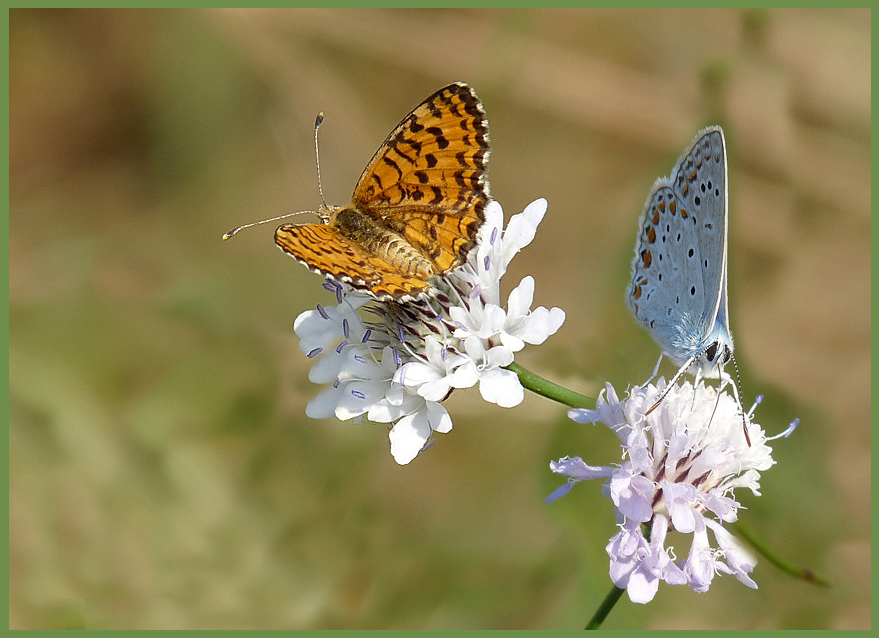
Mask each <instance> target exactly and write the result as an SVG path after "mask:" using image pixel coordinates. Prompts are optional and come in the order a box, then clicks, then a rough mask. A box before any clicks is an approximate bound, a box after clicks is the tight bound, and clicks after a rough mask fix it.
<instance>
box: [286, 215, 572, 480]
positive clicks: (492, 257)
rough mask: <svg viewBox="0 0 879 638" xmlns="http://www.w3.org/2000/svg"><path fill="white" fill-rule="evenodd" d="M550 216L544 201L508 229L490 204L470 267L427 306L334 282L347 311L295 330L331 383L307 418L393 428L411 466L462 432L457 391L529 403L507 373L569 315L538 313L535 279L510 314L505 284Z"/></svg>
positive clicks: (313, 374)
mask: <svg viewBox="0 0 879 638" xmlns="http://www.w3.org/2000/svg"><path fill="white" fill-rule="evenodd" d="M545 213H546V200H544V199H538V200H537V201H535V202H532V203H531V204H529V205H528V206H527V207H526V208H525V210H524V211H523V212H522V213H520V214H518V215H514V216H513V217H512V218H511V219H510V222H509V224H508V225H507V228H506V229H505V230H503V229H502V226H503V219H504V217H503V210H502V208H501V206H500V204H498V203H497V202H495V201H492V202H490V203H489V204H488V206H486V208H485V216H486V220H485V223H484V224H483V225H482V227H481V229H480V232H479V237H478V241H477V247H476V248H474V249H473V250H471V251H470V254H469V255H468V259H467V262H466V263H465V264H464V265H463V266H462V267H461V268H459V269H457V270H455V271H454V272H451V273H448V274H446V275H445V277H443V278H438V279H437V280H436V283H435V290H434V292H433V294H432V295H431V296H429V297H426V298H423V299H419V300H416V301H410V302H377V301H375V300H374V299H373V298H372V297H370V296H368V295H366V294H364V293H361V292H358V291H356V290H353V289H351V288H350V287H349V286H347V285H345V284H340V283H337V282H334V281H327V282H326V284H325V285H324V286H325V287H326V288H327V289H328V290H331V291H333V292H334V293H335V294H336V297H337V302H338V305H337V306H335V307H323V306H318V308H317V310H309V311H307V312H303V313H302V314H301V315H299V316H298V317H297V318H296V321H295V323H294V330H295V332H296V334H297V335H298V336H299V339H300V342H299V347H300V349H301V350H302V352H304V353H305V354H306V355H307V356H308V357H309V358H314V359H316V362H315V364H314V366H312V368H311V371H310V372H309V379H310V380H311V381H312V382H314V383H320V384H329V387H327V388H326V389H325V390H324V391H323V392H321V393H320V394H318V395H317V396H316V397H314V398H313V399H312V400H311V401H310V402H309V403H308V406H307V408H306V414H308V416H310V417H312V418H330V417H336V418H338V419H341V420H347V419H353V418H361V417H363V416H365V417H366V418H368V419H369V420H370V421H375V422H379V423H393V424H394V425H393V427H392V429H391V432H390V440H391V454H392V455H393V457H394V460H396V461H397V462H398V463H400V464H401V465H405V464H406V463H409V462H410V461H411V460H412V459H414V458H415V457H416V456H417V455H418V453H419V452H420V451H421V450H422V449H425V448H426V447H427V446H428V444H429V442H430V441H431V436H432V434H433V433H434V432H448V431H449V430H451V429H452V420H451V417H450V416H449V414H448V412H447V411H446V409H445V407H443V405H442V401H443V400H444V399H445V398H447V397H448V396H449V394H450V393H451V392H452V390H454V389H459V388H469V387H472V386H474V385H476V384H477V383H478V384H479V390H480V394H481V395H482V397H483V398H484V399H485V400H486V401H489V402H491V403H496V404H497V405H499V406H501V407H513V406H516V405H518V404H519V403H521V402H522V399H523V398H524V389H523V388H522V384H521V383H520V382H519V378H518V376H517V375H516V374H515V373H514V372H511V371H509V370H506V369H504V367H503V366H507V365H509V364H510V363H512V362H513V359H514V356H515V354H514V353H516V352H518V351H519V350H521V349H522V348H524V347H525V344H526V343H530V344H534V345H538V344H541V343H543V342H544V341H545V340H546V339H547V338H548V337H549V336H550V335H552V334H554V333H555V332H556V331H557V330H558V329H559V328H560V327H561V325H562V323H563V322H564V320H565V313H564V311H563V310H562V309H561V308H552V309H551V310H549V309H547V308H544V307H542V306H541V307H538V308H536V309H534V310H531V304H532V302H533V299H534V279H533V277H530V276H527V277H524V278H523V279H522V281H521V282H520V283H519V285H518V286H517V287H516V288H515V289H514V290H513V291H512V292H511V293H510V295H509V297H508V299H507V304H506V307H503V306H501V302H500V299H501V294H500V282H501V278H502V277H503V275H504V273H505V272H506V269H507V266H508V265H509V263H510V260H511V259H512V258H513V256H515V254H516V253H517V252H519V250H521V249H522V248H523V247H525V246H527V245H528V244H529V243H531V240H533V239H534V235H535V233H536V231H537V226H538V225H539V224H540V222H541V221H542V219H543V216H544V214H545ZM366 313H369V315H370V316H369V318H368V319H367V318H366V317H364V314H366Z"/></svg>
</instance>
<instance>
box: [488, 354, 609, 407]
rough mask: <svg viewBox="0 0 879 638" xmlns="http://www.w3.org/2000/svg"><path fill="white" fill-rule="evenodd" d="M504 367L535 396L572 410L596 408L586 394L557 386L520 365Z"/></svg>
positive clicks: (514, 364)
mask: <svg viewBox="0 0 879 638" xmlns="http://www.w3.org/2000/svg"><path fill="white" fill-rule="evenodd" d="M504 367H505V368H506V369H507V370H510V371H511V372H515V373H516V374H517V375H518V376H519V381H521V382H522V385H523V386H524V387H525V388H526V389H528V390H531V391H532V392H534V393H535V394H539V395H541V396H544V397H546V398H547V399H551V400H553V401H557V402H558V403H561V404H563V405H566V406H568V407H571V408H586V407H595V399H593V398H592V397H587V396H586V395H585V394H580V393H579V392H574V391H573V390H568V389H567V388H563V387H562V386H560V385H556V384H555V383H553V382H552V381H547V380H546V379H544V378H543V377H540V376H538V375H536V374H534V373H533V372H529V371H528V370H526V369H525V368H523V367H522V366H520V365H519V364H518V363H515V362H514V363H511V364H510V365H508V366H504Z"/></svg>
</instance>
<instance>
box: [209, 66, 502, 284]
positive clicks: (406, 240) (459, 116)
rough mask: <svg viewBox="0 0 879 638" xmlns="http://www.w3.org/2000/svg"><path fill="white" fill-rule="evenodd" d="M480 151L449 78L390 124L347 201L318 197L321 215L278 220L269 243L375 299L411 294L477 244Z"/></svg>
mask: <svg viewBox="0 0 879 638" xmlns="http://www.w3.org/2000/svg"><path fill="white" fill-rule="evenodd" d="M322 119H323V118H322V115H319V116H318V119H317V122H316V123H315V145H316V138H317V129H318V127H319V126H320V123H321V121H322ZM488 156H489V139H488V121H487V120H486V117H485V111H484V109H483V107H482V103H481V102H480V100H479V98H478V97H477V95H476V92H475V91H474V90H473V89H471V88H470V87H468V86H467V85H465V84H461V83H456V84H450V85H449V86H447V87H445V88H442V89H440V90H439V91H437V92H436V93H434V94H433V95H431V96H430V97H429V98H427V99H426V100H425V101H424V102H422V103H421V104H420V105H418V106H417V107H416V108H415V109H414V110H413V111H412V112H411V113H409V115H407V116H406V117H405V118H403V121H402V122H400V124H398V125H397V127H396V128H394V130H393V131H391V134H390V135H388V137H387V139H386V140H385V141H384V143H383V144H382V145H381V146H380V147H379V149H378V151H376V153H375V155H374V156H373V158H372V159H371V160H370V161H369V163H368V164H367V166H366V169H365V170H364V171H363V174H362V175H361V176H360V179H359V180H358V181H357V186H356V187H355V188H354V194H353V196H352V198H351V204H350V205H349V206H345V207H339V206H329V205H327V204H326V202H325V201H322V205H321V207H320V210H318V211H314V212H315V214H316V215H317V216H318V217H319V218H320V223H316V224H284V225H282V226H280V227H279V228H278V229H277V230H276V231H275V243H277V245H278V246H279V247H280V248H281V250H283V251H284V252H285V253H287V254H288V255H290V256H292V257H293V258H294V259H296V260H297V261H299V262H300V263H302V264H304V265H305V266H306V267H307V268H308V269H309V270H312V271H314V272H317V273H320V274H322V275H324V276H325V277H329V278H330V279H334V280H337V281H341V282H345V283H347V284H350V285H351V286H352V287H354V288H356V289H359V290H361V291H364V292H366V293H369V294H371V295H372V296H374V297H376V298H377V299H379V300H395V301H402V300H408V299H414V298H417V297H420V296H422V295H423V294H425V293H427V292H428V291H429V290H430V289H431V284H430V280H431V279H432V278H433V277H435V276H441V275H443V274H444V273H447V272H449V271H451V270H454V269H455V268H457V267H459V266H461V265H462V264H463V263H464V261H465V260H466V258H467V254H468V253H469V252H470V250H471V249H472V248H473V247H474V246H475V245H476V237H477V233H478V231H479V228H480V226H481V225H482V223H483V222H484V221H485V210H484V209H485V206H486V204H487V203H488V202H489V201H490V194H489V185H488V179H487V167H488ZM319 170H320V169H318V171H319ZM318 186H320V173H319V172H318ZM321 200H323V194H321ZM306 212H307V211H306ZM275 219H278V218H275ZM267 221H271V220H267ZM242 228H243V227H242ZM238 230H240V229H235V230H234V231H230V232H229V233H227V234H226V236H224V238H228V237H229V236H231V235H232V234H234V233H235V232H237V231H238Z"/></svg>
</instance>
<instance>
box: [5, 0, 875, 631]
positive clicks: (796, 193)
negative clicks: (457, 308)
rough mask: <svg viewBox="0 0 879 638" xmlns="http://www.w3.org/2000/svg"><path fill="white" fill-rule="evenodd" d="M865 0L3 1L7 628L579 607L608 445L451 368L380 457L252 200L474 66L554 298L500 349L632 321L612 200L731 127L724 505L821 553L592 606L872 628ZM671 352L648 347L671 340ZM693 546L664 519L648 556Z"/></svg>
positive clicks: (605, 436) (587, 609)
mask: <svg viewBox="0 0 879 638" xmlns="http://www.w3.org/2000/svg"><path fill="white" fill-rule="evenodd" d="M870 46H871V35H870V11H869V10H826V11H825V10H807V11H795V10H790V11H789V10H780V11H744V10H717V11H714V10H711V11H699V10H674V11H664V10H656V11H654V10H644V9H639V10H634V11H626V10H448V11H427V10H304V9H303V10H299V9H293V10H219V11H209V10H204V11H202V10H164V11H151V10H51V11H48V10H33V11H31V10H12V11H11V12H10V58H11V59H10V120H11V121H10V147H11V148H10V181H11V184H10V190H11V193H10V220H9V226H10V241H9V243H10V246H9V249H10V278H9V286H10V291H9V302H10V358H9V374H10V437H9V441H10V506H9V513H10V626H11V627H13V628H80V627H82V628H85V627H90V628H112V627H127V628H219V627H238V628H240V627H247V628H578V627H582V626H583V624H584V623H585V621H586V620H587V619H588V618H589V616H591V614H592V613H593V612H594V610H595V609H596V607H597V606H598V604H599V602H600V601H601V599H602V598H603V596H604V595H605V594H606V592H607V591H608V590H609V588H610V581H609V579H608V576H607V569H608V559H607V555H606V553H605V550H604V546H605V544H606V542H607V539H608V538H609V537H610V536H611V535H613V534H614V521H613V515H612V508H611V505H610V502H609V501H606V500H605V499H603V498H602V497H601V496H600V495H599V485H598V484H597V483H595V484H589V485H580V486H578V487H577V488H576V489H575V490H574V491H573V492H572V493H571V494H570V495H569V496H567V497H566V498H564V499H562V500H561V501H559V502H557V503H554V504H552V505H549V506H547V505H544V504H543V498H544V497H545V496H546V495H547V494H549V493H550V492H551V491H552V490H553V489H554V488H555V487H557V486H558V485H559V484H560V483H561V481H560V479H559V478H558V477H555V476H553V475H552V474H551V473H550V471H549V467H548V464H549V461H550V460H551V459H556V458H558V457H560V456H564V455H568V454H569V455H572V456H573V455H581V456H583V457H584V459H585V460H586V461H587V462H590V463H594V464H606V463H610V462H613V461H615V460H617V459H618V458H619V447H618V441H617V440H616V438H615V437H614V436H612V435H611V433H610V432H609V431H608V430H606V429H605V428H602V427H592V426H583V425H577V424H574V423H573V422H571V421H569V420H567V419H566V418H565V410H564V409H563V408H562V407H560V406H558V405H555V404H551V403H550V402H548V401H545V400H543V399H540V398H538V397H534V396H528V397H526V401H525V403H524V404H523V405H521V406H519V407H518V408H515V409H510V410H503V409H501V408H497V407H495V406H491V405H487V404H485V403H484V402H482V401H481V400H480V399H479V394H478V392H477V391H476V390H475V389H471V390H466V391H462V392H457V393H455V395H454V396H453V397H451V398H450V399H449V400H448V401H447V402H446V406H447V407H448V409H449V411H450V412H451V414H452V417H453V419H454V423H455V428H454V430H453V431H452V432H451V433H449V434H446V435H440V436H439V437H438V441H437V443H436V445H435V446H434V447H433V448H431V449H430V451H429V452H427V453H425V454H422V455H421V456H420V457H418V458H417V459H416V460H415V461H414V462H413V463H411V464H410V465H409V466H406V467H400V466H398V465H396V464H395V463H394V461H393V460H392V458H391V456H390V454H389V451H388V440H387V427H386V426H383V425H376V424H369V423H365V422H364V423H361V424H352V423H340V422H338V421H313V420H309V419H308V418H307V417H306V416H305V413H304V409H305V404H306V403H307V401H308V400H309V399H310V398H311V397H312V396H314V395H315V394H316V393H317V392H318V390H319V389H318V388H317V387H315V386H313V385H312V384H310V383H309V382H308V379H307V373H308V368H309V363H310V362H309V361H308V360H307V359H306V358H305V357H304V356H303V355H302V354H301V353H300V352H299V350H298V347H297V340H296V338H295V336H294V335H293V333H292V328H291V326H292V321H293V319H294V318H295V317H296V315H297V314H299V313H300V312H302V311H303V310H306V309H309V308H313V307H314V305H315V304H316V303H318V302H323V303H332V297H331V296H330V295H329V294H328V293H326V292H325V291H324V290H323V289H322V288H321V285H320V284H321V280H320V278H319V277H318V276H316V275H313V274H311V273H309V272H307V271H306V270H305V269H304V268H302V267H301V266H299V265H297V264H296V263H295V262H293V261H292V260H291V259H289V258H287V257H285V256H284V255H283V254H282V253H281V252H280V251H279V250H278V249H277V248H275V247H274V245H273V241H272V232H273V228H274V225H269V226H263V227H260V228H256V229H250V230H248V231H246V232H244V233H242V234H241V235H239V236H237V237H236V238H235V239H234V240H233V241H231V242H222V241H221V240H220V236H221V235H222V233H223V232H224V231H226V230H228V229H229V228H231V227H233V226H237V225H239V224H243V223H246V222H250V221H256V220H259V219H263V218H266V217H270V216H274V215H277V214H280V213H282V212H288V211H292V210H298V209H304V208H314V207H315V206H317V204H318V202H319V199H318V194H317V187H316V181H315V170H314V153H313V147H312V126H313V122H314V117H315V114H316V113H317V112H318V111H324V112H325V114H326V121H325V124H324V127H323V130H322V133H321V157H322V164H323V167H322V168H323V182H324V190H325V193H326V196H327V199H328V200H329V201H330V202H333V203H337V204H340V203H346V202H348V201H349V199H350V194H351V191H352V190H353V187H354V183H355V181H356V180H357V178H358V176H359V175H360V172H361V170H362V169H363V167H364V166H365V163H366V162H367V161H368V159H369V158H370V157H371V156H372V153H373V152H374V151H375V149H376V148H377V147H378V145H379V144H380V143H381V141H382V140H383V139H384V138H385V136H386V135H387V133H388V132H389V131H390V130H391V128H392V127H393V126H394V125H395V124H396V123H397V122H398V121H399V120H400V119H401V118H402V117H403V116H405V115H406V114H407V113H408V112H409V110H410V109H412V108H413V107H415V106H416V105H417V104H418V103H419V102H420V101H421V100H422V99H424V98H425V97H427V96H428V95H429V94H430V93H432V92H433V91H434V90H436V89H438V88H440V87H441V86H444V85H445V84H447V83H449V82H453V81H464V82H467V83H469V84H471V85H472V86H474V87H475V88H476V89H477V91H478V92H479V95H480V97H481V98H482V100H483V102H484V103H485V107H486V110H487V113H488V117H489V121H490V124H491V136H492V146H493V153H492V157H491V167H490V179H491V187H492V193H493V195H494V196H495V197H496V198H497V199H498V200H499V201H500V203H501V204H502V205H503V206H504V207H505V211H506V215H507V217H509V216H510V215H511V214H513V213H517V212H519V211H521V210H522V208H523V207H524V206H525V205H526V204H527V203H529V202H530V201H532V200H533V199H536V198H538V197H546V198H547V199H548V201H549V212H548V213H547V216H546V219H545V220H544V222H543V224H542V226H541V227H540V229H539V231H538V234H537V237H536V239H535V241H534V242H533V244H532V245H531V246H529V247H528V248H527V249H525V251H524V252H522V253H521V254H520V255H519V256H518V257H517V258H516V259H515V260H514V262H513V265H512V269H511V272H510V273H509V274H508V275H507V278H506V279H505V282H506V284H507V288H506V290H505V294H506V293H507V292H509V290H511V289H512V287H513V286H514V285H515V284H516V283H517V282H518V281H519V279H520V278H521V277H523V276H524V275H526V274H534V276H535V278H536V281H537V293H536V299H535V305H545V306H547V307H552V306H560V307H562V308H564V310H565V311H566V312H567V317H568V318H567V321H566V323H565V325H564V326H563V327H562V329H561V330H560V331H559V333H557V334H556V335H555V336H553V337H552V338H550V339H549V341H547V343H546V344H544V345H543V346H541V347H529V348H527V349H526V350H525V351H523V352H522V353H520V356H519V357H518V358H517V361H519V362H520V363H522V364H523V365H525V366H526V367H527V368H529V369H531V370H533V371H535V372H538V373H539V374H543V375H545V376H547V377H549V378H551V379H553V380H555V381H557V382H560V383H563V384H565V385H568V386H569V387H573V388H575V389H578V390H580V391H583V392H588V393H592V394H593V395H594V394H597V392H598V390H599V389H600V388H601V387H602V386H603V383H604V382H605V381H610V382H612V383H614V384H615V385H616V386H617V388H619V389H623V388H624V387H625V385H626V384H627V383H635V382H641V381H643V380H644V379H645V378H646V377H647V376H648V375H649V373H650V371H651V370H652V367H653V364H654V362H655V360H656V356H657V353H658V348H657V347H656V346H655V344H653V342H652V341H651V340H650V338H649V336H648V335H647V334H646V333H645V332H644V331H643V330H641V329H640V328H639V327H638V326H637V325H636V324H635V321H634V320H633V319H632V318H631V317H630V316H629V314H628V311H627V309H626V306H625V302H624V298H623V294H624V289H625V286H626V282H627V278H628V275H629V262H630V260H631V255H632V252H633V246H634V242H635V235H636V230H637V220H638V216H639V214H640V212H641V207H642V205H643V202H644V199H645V197H646V196H647V193H648V191H649V189H650V186H651V185H652V183H653V181H654V180H655V179H656V178H657V177H658V176H660V175H667V174H668V173H669V172H670V170H671V168H672V165H673V164H674V161H675V159H676V158H677V156H678V155H679V154H680V152H681V151H682V150H683V149H684V147H685V146H686V145H687V144H688V143H689V142H690V140H691V139H692V137H693V136H694V135H695V133H696V132H697V131H698V130H699V128H700V127H702V126H705V125H708V124H712V123H719V124H722V125H723V126H724V127H725V130H726V134H727V142H728V152H729V160H730V202H731V205H730V242H729V252H730V266H729V287H730V312H731V317H732V328H733V334H734V335H735V337H736V356H737V360H738V362H739V367H740V369H741V372H742V384H743V389H744V393H745V401H746V403H748V404H750V402H751V400H752V399H753V397H754V396H755V395H756V394H757V393H764V394H765V395H766V401H765V402H764V404H763V405H762V406H761V407H760V408H759V409H758V412H757V421H758V422H759V423H760V424H762V425H763V426H764V427H765V428H766V429H767V430H768V431H770V432H778V431H780V430H783V429H784V428H785V427H786V425H787V424H788V422H789V421H790V420H792V419H793V418H794V417H796V416H799V417H800V418H801V419H802V424H801V426H800V429H799V430H798V431H797V433H796V435H795V436H794V437H793V438H791V439H789V440H783V441H778V442H776V443H775V445H774V447H775V450H776V452H775V458H776V460H777V461H778V464H777V465H776V466H775V467H773V468H772V469H771V470H769V471H768V472H766V473H765V474H764V478H763V481H762V486H763V494H764V495H763V497H762V498H754V497H753V496H752V495H751V494H750V493H740V494H738V496H739V498H740V500H741V501H742V502H743V503H744V504H745V505H746V506H747V507H748V509H747V510H745V511H744V512H743V517H742V518H743V520H744V521H745V522H747V523H748V524H749V525H750V526H751V527H752V528H754V529H755V531H756V532H757V533H759V534H760V535H761V536H762V537H763V538H765V539H766V541H767V542H769V543H770V544H771V545H772V546H774V547H775V548H777V549H778V550H779V551H780V552H782V553H783V554H784V555H785V556H787V557H788V558H790V559H792V560H795V561H797V562H799V563H801V564H804V565H807V566H809V567H812V568H814V569H815V570H818V571H820V572H822V573H824V574H826V575H827V576H829V577H830V578H831V579H833V580H834V582H835V585H834V587H833V588H831V589H821V588H818V587H815V586H812V585H809V584H805V583H803V582H798V581H794V580H792V579H791V578H789V577H787V576H785V575H783V574H781V573H779V572H778V571H777V570H776V569H775V568H773V567H772V566H771V565H769V564H768V562H767V561H765V560H764V561H762V562H761V563H760V564H759V565H758V567H757V569H756V571H755V574H754V577H755V579H756V580H757V582H758V583H759V586H760V589H759V590H757V591H752V590H749V589H747V588H745V587H744V586H742V585H740V584H739V583H738V582H737V581H735V579H734V578H732V577H731V576H723V577H719V578H718V579H716V580H715V583H714V585H713V586H712V588H711V590H710V592H709V593H706V594H702V595H698V594H695V593H693V592H692V591H691V590H689V589H688V588H684V587H669V586H663V587H661V588H660V590H659V594H658V595H657V598H656V599H655V600H654V601H653V603H651V604H649V605H646V606H639V605H633V604H631V603H629V602H628V599H626V598H624V599H623V600H622V601H621V602H620V604H619V605H618V606H617V608H616V609H615V610H614V611H613V612H612V614H611V616H610V618H609V620H608V622H607V623H606V625H605V626H606V627H609V628H632V627H634V628H648V627H649V628H684V627H685V628H721V627H723V628H726V627H733V628H790V627H797V628H867V627H869V626H870V607H869V600H870V560H869V558H870V539H869V535H870V507H869V503H870V231H871V220H870V136H871V121H870V110H871V97H870V68H871V67H870ZM664 371H665V372H666V373H669V372H673V369H672V368H671V367H667V368H664ZM688 547H689V545H688V544H684V545H681V544H679V545H678V549H677V551H678V554H679V556H683V555H686V551H687V549H688Z"/></svg>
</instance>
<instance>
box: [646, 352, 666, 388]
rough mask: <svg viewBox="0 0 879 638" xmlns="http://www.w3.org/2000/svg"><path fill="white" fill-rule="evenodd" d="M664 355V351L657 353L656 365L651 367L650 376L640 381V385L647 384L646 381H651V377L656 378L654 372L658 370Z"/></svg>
mask: <svg viewBox="0 0 879 638" xmlns="http://www.w3.org/2000/svg"><path fill="white" fill-rule="evenodd" d="M664 356H665V353H664V352H660V353H659V359H657V360H656V365H655V366H654V367H653V374H651V375H650V378H649V379H647V380H646V381H645V382H644V383H642V384H641V385H647V384H648V383H650V382H651V381H653V379H655V378H656V374H657V373H658V372H659V364H660V363H662V357H664Z"/></svg>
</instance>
